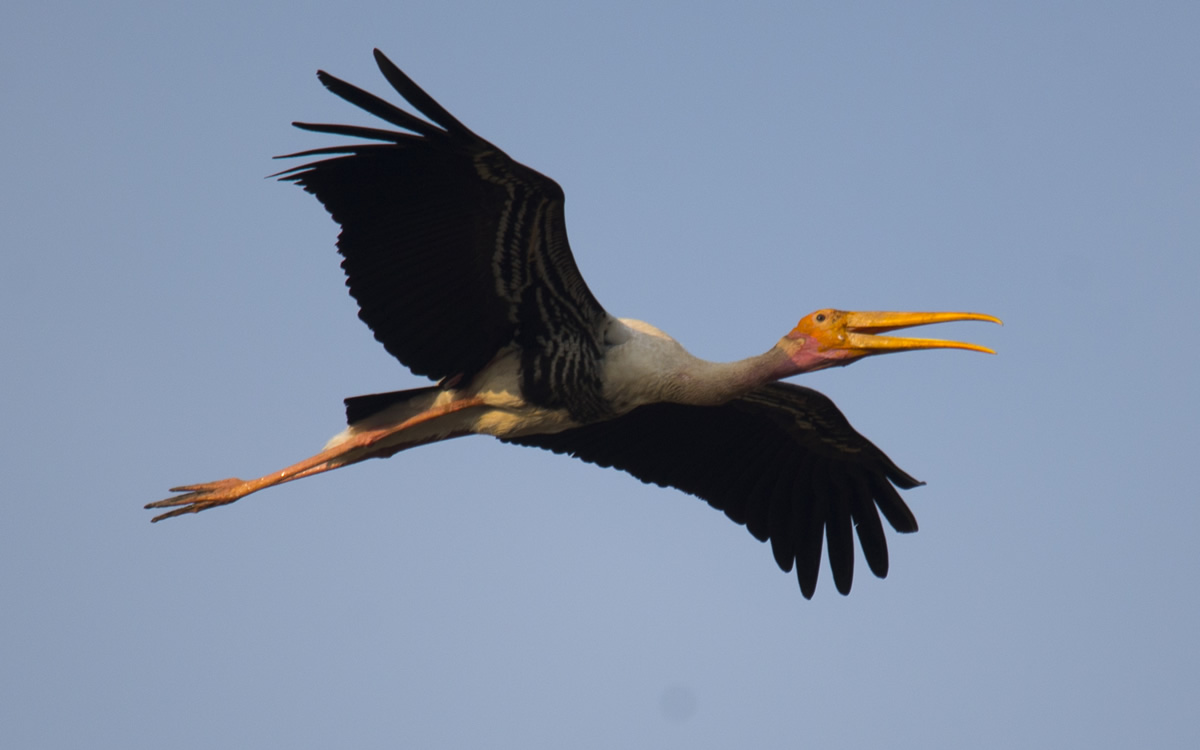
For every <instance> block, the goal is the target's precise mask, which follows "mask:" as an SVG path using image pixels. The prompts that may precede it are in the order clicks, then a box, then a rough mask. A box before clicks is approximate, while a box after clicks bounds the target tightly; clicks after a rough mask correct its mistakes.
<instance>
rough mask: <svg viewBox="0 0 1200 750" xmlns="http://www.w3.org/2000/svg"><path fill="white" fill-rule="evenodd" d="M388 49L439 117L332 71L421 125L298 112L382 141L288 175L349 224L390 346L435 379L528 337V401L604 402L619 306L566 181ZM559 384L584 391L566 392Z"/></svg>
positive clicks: (352, 269)
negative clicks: (590, 253) (577, 226)
mask: <svg viewBox="0 0 1200 750" xmlns="http://www.w3.org/2000/svg"><path fill="white" fill-rule="evenodd" d="M375 60H376V62H377V63H378V65H379V69H380V71H381V72H382V73H383V75H384V77H385V78H387V80H388V82H389V83H391V84H392V86H393V87H394V88H395V89H396V91H397V92H399V93H400V95H401V96H403V97H404V98H405V99H406V100H407V101H408V103H409V104H410V105H412V106H413V107H414V108H415V109H416V110H418V111H419V112H421V114H423V115H425V117H427V118H428V121H426V120H423V119H421V118H419V117H417V116H415V115H413V114H411V113H409V112H405V111H404V110H401V109H399V108H398V107H396V106H394V105H392V104H389V103H388V102H386V101H384V100H382V99H380V98H378V97H376V96H374V95H373V94H369V93H367V92H365V91H363V90H361V89H359V88H357V87H355V86H352V85H350V84H348V83H346V82H344V81H342V80H339V79H337V78H335V77H333V76H331V75H329V74H328V73H325V72H324V71H321V72H319V73H318V74H317V75H318V77H319V78H320V80H321V83H323V84H324V85H325V87H326V88H328V89H329V90H330V91H332V92H333V93H334V94H337V95H338V96H340V97H341V98H343V99H345V100H346V101H348V102H350V103H351V104H354V105H357V106H358V107H361V108H362V109H364V110H366V111H367V112H370V113H371V114H373V115H375V116H377V117H380V118H382V119H383V120H386V121H387V122H389V123H391V124H392V125H395V126H397V127H399V128H403V129H404V131H408V132H401V131H393V130H382V129H378V128H366V127H359V126H352V125H318V124H308V123H294V124H295V125H296V126H297V127H300V128H303V129H305V130H313V131H317V132H322V133H333V134H337V135H346V136H353V137H357V138H364V139H369V140H372V141H378V142H377V143H370V144H347V145H342V146H333V147H329V148H321V149H314V150H311V151H305V152H302V153H298V154H291V155H289V156H293V157H298V156H318V155H320V156H325V155H330V156H331V158H327V159H323V160H320V161H315V162H312V163H309V164H305V165H303V166H300V167H295V168H293V169H289V170H287V171H285V172H282V173H280V174H281V175H282V176H281V177H280V179H283V180H289V181H292V182H295V183H297V184H299V185H300V186H302V187H303V188H304V189H305V190H307V191H308V192H310V193H312V194H313V195H315V196H316V197H317V198H318V199H319V200H320V201H321V203H322V204H324V206H325V208H326V209H327V210H328V211H329V213H330V214H331V215H332V216H333V218H334V220H335V221H337V222H338V223H339V224H340V225H341V227H342V231H341V234H340V235H339V236H338V250H339V252H341V254H342V255H343V256H344V260H343V262H342V268H343V269H344V270H345V272H346V285H347V286H348V287H349V288H350V293H351V294H352V295H353V296H354V298H355V300H357V301H358V304H359V317H361V318H362V319H363V321H364V322H365V323H366V324H367V325H368V326H370V328H371V330H372V331H373V332H374V333H375V338H376V339H378V340H379V342H380V343H382V344H383V345H384V347H386V348H387V350H388V352H390V353H391V354H392V355H393V356H395V357H396V358H397V359H399V360H400V361H401V362H403V363H404V364H405V365H406V366H408V367H409V368H410V369H411V370H412V371H413V372H414V373H417V374H419V375H425V376H428V377H430V378H434V379H441V378H453V377H456V376H464V377H470V376H471V375H473V374H475V373H476V372H478V371H479V370H481V369H482V368H483V367H484V366H485V365H487V363H488V362H489V361H491V359H492V358H493V357H494V356H495V355H496V353H497V352H498V351H500V350H501V349H503V348H505V347H507V346H510V345H516V346H518V347H520V348H521V350H522V356H523V358H524V363H523V364H524V373H525V379H526V382H525V383H524V385H525V391H526V393H525V397H526V398H527V399H529V400H531V401H533V402H534V403H539V404H542V405H547V406H567V407H569V408H572V409H573V411H577V412H579V413H584V412H586V411H587V409H588V408H589V407H588V404H589V403H590V402H591V401H593V400H594V401H596V402H597V403H599V399H598V396H597V394H598V393H599V381H598V376H597V371H596V363H597V361H598V359H599V357H600V354H601V351H602V350H601V344H602V336H603V333H602V332H603V329H604V325H605V322H606V321H607V319H608V315H607V313H605V311H604V309H603V308H602V307H601V306H600V304H599V303H598V302H597V301H596V299H595V297H593V296H592V293H591V291H589V290H588V288H587V284H586V283H585V282H584V280H583V278H582V277H581V276H580V274H579V269H578V268H577V267H576V265H575V259H574V258H573V257H572V255H571V249H570V246H569V245H568V244H567V232H566V225H565V221H564V216H563V192H562V189H561V188H560V187H559V186H558V184H557V183H555V182H554V181H553V180H551V179H550V178H548V177H546V176H544V175H542V174H539V173H538V172H535V171H534V170H532V169H530V168H528V167H526V166H524V165H522V164H519V163H518V162H516V161H514V160H513V159H511V158H509V157H508V155H506V154H505V153H504V152H503V151H501V150H500V149H498V148H496V147H495V146H493V145H492V144H491V143H488V142H487V141H485V140H483V139H482V138H480V137H479V136H477V135H475V134H474V133H472V132H471V131H470V130H468V129H467V128H466V127H465V126H464V125H463V124H462V123H460V122H459V121H458V120H457V119H455V118H454V117H453V116H452V115H451V114H450V113H449V112H447V111H446V110H445V109H443V108H442V106H441V105H439V104H438V103H437V102H435V101H434V100H433V99H432V98H431V97H430V96H429V95H428V94H426V93H425V92H424V91H422V90H421V89H420V88H419V87H418V86H417V85H416V84H415V83H413V81H412V80H411V79H409V78H408V76H406V75H405V74H404V73H402V72H401V71H400V69H399V68H397V67H396V66H395V65H393V64H392V63H391V61H389V60H388V59H387V58H386V57H384V55H383V54H382V53H381V52H380V51H379V50H375ZM567 379H569V380H570V381H571V382H570V383H569V385H570V386H571V387H569V388H559V387H558V386H559V385H560V382H559V381H560V380H567ZM560 393H573V394H574V396H571V397H570V398H572V399H573V401H572V402H571V403H555V399H556V398H559V399H561V398H564V397H563V396H555V395H554V394H560ZM576 402H577V403H576Z"/></svg>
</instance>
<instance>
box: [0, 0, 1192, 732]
mask: <svg viewBox="0 0 1200 750" xmlns="http://www.w3.org/2000/svg"><path fill="white" fill-rule="evenodd" d="M412 5H413V4H410V3H395V2H393V3H367V2H363V3H360V2H346V3H339V4H336V5H331V4H329V3H320V4H318V3H288V4H283V3H279V4H273V3H262V4H257V5H255V6H253V7H249V6H247V5H246V4H243V3H228V2H211V3H204V4H164V3H146V2H113V3H106V4H103V5H97V4H84V5H82V6H81V5H80V4H65V3H56V2H41V3H32V2H17V3H15V4H9V6H7V7H6V9H5V10H3V11H0V61H2V66H3V69H4V70H5V71H6V73H7V75H5V76H4V80H3V82H2V83H0V92H2V93H3V99H4V101H5V113H6V114H5V116H4V117H2V118H0V135H2V136H3V142H4V143H5V144H7V147H6V149H5V159H4V161H5V167H4V173H5V175H6V179H4V180H0V227H2V230H0V231H3V246H4V264H5V271H4V273H3V274H0V308H2V309H0V320H2V321H3V323H2V324H0V346H2V351H3V352H4V355H3V358H2V360H0V373H2V378H3V383H4V388H2V389H0V417H2V418H3V421H4V425H5V428H6V429H5V430H4V434H3V437H0V448H2V450H0V456H2V458H0V474H2V476H3V480H4V482H3V488H4V489H3V496H4V497H3V500H2V501H0V509H2V510H0V512H2V514H3V515H2V520H0V571H2V572H0V602H3V607H2V608H0V632H3V633H4V634H5V635H4V638H3V639H2V640H0V644H2V645H0V665H2V667H0V746H3V747H11V748H67V747H72V748H75V747H89V748H90V747H120V748H136V747H155V748H161V747H172V748H183V749H187V748H213V747H289V748H326V747H335V746H348V747H356V748H393V747H426V748H437V747H446V748H460V747H477V746H483V747H523V748H543V747H545V748H550V747H555V748H558V747H573V748H613V747H664V748H675V747H678V748H708V747H711V748H729V747H808V746H813V747H833V748H836V747H869V746H874V747H922V748H929V747H970V748H1014V747H1055V748H1063V747H1088V748H1127V747H1155V748H1193V747H1196V746H1197V745H1198V744H1200V730H1198V729H1197V727H1198V726H1200V725H1198V723H1197V721H1196V707H1197V706H1198V705H1200V677H1198V675H1200V645H1198V640H1197V638H1196V634H1197V633H1200V595H1198V593H1197V592H1198V587H1200V553H1198V552H1197V548H1196V543H1195V537H1196V529H1197V527H1200V498H1198V497H1197V490H1196V482H1195V481H1194V480H1193V478H1192V477H1191V475H1190V473H1188V472H1189V470H1188V469H1187V465H1188V464H1189V463H1190V462H1191V461H1194V460H1196V459H1195V453H1196V449H1197V446H1200V434H1198V432H1200V431H1198V430H1197V421H1198V419H1200V399H1198V398H1197V395H1196V372H1197V356H1196V353H1195V351H1196V350H1195V345H1194V343H1193V342H1194V341H1195V338H1196V335H1195V333H1194V328H1195V326H1196V306H1197V303H1198V302H1200V295H1198V294H1197V292H1196V285H1197V281H1198V280H1200V75H1198V74H1197V73H1198V72H1200V45H1197V43H1196V40H1197V39H1198V38H1200V6H1198V5H1196V4H1194V3H1182V2H1181V3H1144V4H1143V3H1124V4H1121V3H1051V4H1047V3H1007V4H1003V5H997V4H973V3H906V4H898V3H866V4H854V5H851V4H833V3H728V4H723V5H712V6H703V9H701V6H700V5H697V4H685V3H662V4H656V6H655V9H646V8H645V7H644V6H645V4H642V3H623V2H611V1H609V2H604V3H571V4H567V3H548V2H547V3H536V2H514V3H504V4H493V3H482V2H479V3H459V2H439V3H419V4H416V5H417V7H406V6H412ZM372 47H380V48H381V49H383V50H384V51H385V52H386V53H387V54H388V55H389V57H391V59H392V60H393V61H395V62H396V63H397V64H398V65H399V66H400V67H401V68H403V69H404V70H405V71H406V72H407V73H409V74H410V75H411V76H412V77H413V78H414V79H415V80H416V81H417V82H418V83H419V84H420V85H421V86H422V87H424V88H425V89H426V90H427V91H428V92H429V93H431V94H432V95H433V96H434V97H435V98H436V99H438V100H439V101H440V102H441V103H442V104H443V105H444V106H446V108H447V109H449V110H450V112H452V113H453V114H454V115H456V116H457V117H458V118H459V119H461V120H462V121H463V122H464V123H465V124H466V125H467V126H468V127H470V128H472V129H473V130H475V131H476V132H477V133H479V134H480V135H482V136H483V137H485V138H487V139H489V140H491V141H492V142H494V143H496V144H497V145H499V146H500V147H501V148H503V149H505V150H506V151H507V152H508V153H509V154H510V155H512V156H513V157H514V158H516V159H518V160H520V161H522V162H524V163H526V164H528V165H530V166H532V167H534V168H535V169H538V170H540V171H542V172H545V173H546V174H548V175H550V176H551V177H553V178H555V179H556V180H557V181H558V182H559V183H560V184H561V185H562V186H563V188H564V189H565V191H566V195H567V221H568V227H569V231H570V237H571V244H572V247H573V248H574V251H575V254H576V257H577V259H578V261H579V265H580V267H581V269H582V270H583V273H584V275H585V277H586V278H587V280H588V282H589V285H590V286H591V288H592V290H593V291H594V292H595V294H596V296H597V297H598V298H599V299H600V301H601V302H602V303H603V304H604V305H605V307H606V308H607V309H608V310H609V311H610V312H613V313H614V314H617V315H620V316H628V317H634V318H640V319H644V320H647V321H650V322H652V323H654V324H655V325H657V326H658V327H660V328H662V329H663V330H665V331H667V332H669V333H670V334H672V335H673V336H674V337H676V338H677V339H679V340H680V341H681V342H682V343H683V344H684V345H685V346H686V347H688V348H689V350H691V351H692V352H693V353H694V354H697V355H698V356H702V357H706V358H709V359H718V360H730V359H737V358H741V357H744V356H748V355H751V354H756V353H759V352H761V351H763V350H765V349H766V348H767V347H769V346H770V345H771V344H772V343H773V342H774V341H775V340H776V339H778V338H779V336H781V335H782V334H784V333H786V332H787V330H789V329H790V328H791V327H792V326H793V325H794V324H795V322H796V320H798V319H799V318H800V317H801V316H802V315H804V314H806V313H808V312H810V311H812V310H814V309H817V308H820V307H831V306H832V307H840V308H844V309H900V310H906V309H911V310H923V309H932V310H958V309H965V310H975V311H979V312H985V313H990V314H993V315H996V316H998V317H1000V318H1003V319H1004V321H1005V326H1004V327H1003V328H999V327H994V326H986V325H982V324H974V325H972V324H955V325H952V326H943V327H941V328H940V330H938V332H937V335H940V336H944V337H950V338H958V339H960V340H968V341H973V342H978V343H981V344H985V345H988V346H992V347H993V348H995V349H996V350H997V351H998V352H999V354H998V355H997V356H995V357H992V356H985V355H981V354H974V353H968V352H955V351H946V352H926V353H915V354H906V355H896V356H891V357H880V358H875V359H871V360H867V361H864V362H862V363H859V364H856V365H854V366H852V367H850V368H846V369H837V370H834V371H829V372H822V373H817V374H814V375H812V376H807V377H803V378H800V379H798V380H797V382H801V383H804V384H806V385H810V386H812V387H815V388H818V389H819V390H821V391H823V392H824V393H826V394H827V395H829V396H830V397H832V398H833V399H834V401H835V402H836V403H837V404H838V405H839V406H840V407H841V409H842V410H843V411H844V412H845V413H846V415H847V417H848V418H849V419H850V421H851V422H852V423H853V424H854V425H855V426H856V427H857V428H858V429H859V430H860V431H861V432H863V433H864V434H865V435H866V436H867V437H868V438H870V439H871V440H873V441H874V442H876V443H877V444H878V445H879V446H880V447H881V448H882V449H883V450H884V451H885V452H887V453H888V454H889V455H890V456H891V457H892V458H893V459H894V460H895V461H896V462H897V463H898V464H899V465H900V466H901V467H902V468H903V469H905V470H906V471H908V472H910V473H912V474H913V475H914V476H916V477H918V478H920V479H922V480H925V481H926V482H928V485H927V486H925V487H921V488H918V489H915V490H912V491H910V492H906V493H904V496H905V499H906V501H907V502H908V503H909V505H910V506H911V507H912V508H913V510H914V512H915V513H916V516H917V518H918V520H919V522H920V524H921V530H920V532H919V533H917V534H915V535H909V536H903V537H901V536H897V535H895V534H891V535H890V536H889V543H890V544H889V546H890V548H891V574H890V576H889V578H888V579H887V580H885V581H880V580H877V579H874V578H873V577H871V576H870V575H869V573H868V571H866V568H865V565H863V564H862V558H861V555H860V556H859V563H860V564H859V565H858V566H857V567H858V569H859V570H858V573H859V575H858V576H856V578H855V581H854V591H853V593H852V594H851V595H850V596H849V597H846V598H843V597H842V596H840V595H838V594H837V592H836V591H835V590H834V588H833V585H832V580H831V579H830V578H829V576H828V570H827V563H825V564H824V565H823V571H822V575H821V579H820V581H819V583H818V586H817V593H816V596H815V598H814V599H813V600H812V601H805V600H804V599H803V598H802V597H801V596H800V592H799V590H798V587H797V585H796V582H795V579H794V577H792V576H790V575H785V574H783V573H781V572H780V571H779V570H778V569H777V568H776V566H775V564H774V561H773V559H772V556H771V552H770V549H769V547H768V546H766V545H762V544H760V543H758V542H757V541H755V540H754V539H753V538H752V537H751V536H750V535H749V533H747V532H746V530H745V529H744V528H741V527H738V526H736V525H735V524H733V523H731V522H730V521H728V520H727V519H726V518H724V516H723V515H722V514H720V513H718V512H716V511H714V510H712V509H711V508H709V507H708V506H707V505H706V504H705V503H703V502H702V501H699V500H697V499H695V498H692V497H690V496H687V495H684V494H682V493H680V492H677V491H672V490H665V489H661V488H657V487H650V486H645V485H642V484H641V483H639V482H637V481H636V480H634V479H632V478H630V477H629V476H627V475H625V474H622V473H619V472H615V471H611V470H601V469H598V468H596V467H593V466H590V465H586V464H583V463H581V462H578V461H572V460H568V459H564V458H561V457H557V456H553V455H551V454H548V453H544V452H540V451H536V450H532V449H523V448H516V447H511V446H505V445H502V444H500V443H498V442H497V441H494V440H490V439H485V438H471V439H464V440H455V441H450V442H448V443H444V444H440V445H434V446H429V447H423V448H420V449H419V450H416V451H413V452H410V453H405V454H401V455H399V456H397V457H395V458H393V459H391V460H388V461H375V462H368V463H366V464H362V465H359V466H355V467H352V468H349V469H346V470H341V471H336V472H332V473H329V474H326V475H322V476H319V477H315V478H312V479H308V480H304V481H301V482H297V483H294V484H289V485H286V486H284V487H280V488H275V489H272V490H268V491H266V492H264V493H262V494H260V495H255V496H252V497H251V498H248V499H246V500H245V501H243V502H240V503H238V504H236V505H233V506H230V507H228V508H221V509H217V510H214V511H211V512H206V513H203V514H200V515H197V516H192V517H186V518H182V519H173V520H171V521H168V522H166V523H163V524H157V525H154V526H151V524H150V523H149V519H150V516H151V513H150V512H148V511H144V510H142V505H143V504H144V503H146V502H149V501H152V500H157V499H160V498H162V497H164V496H166V494H167V492H166V490H167V488H168V487H171V486H174V485H177V484H181V483H188V482H196V481H207V480H211V479H218V478H222V477H227V476H242V477H252V476H258V475H260V474H264V473H266V472H269V471H272V470H274V469H278V468H281V467H283V466H285V465H287V464H290V463H292V462H294V461H296V460H298V459H300V458H303V457H305V456H307V455H310V454H311V453H313V452H315V451H316V450H317V449H319V448H320V446H321V445H322V444H323V443H324V441H325V440H326V439H327V438H328V437H330V436H332V435H333V434H334V433H336V432H338V431H339V430H340V429H341V427H342V424H341V419H342V405H341V399H342V398H344V397H346V396H352V395H357V394H362V393H371V392H376V391H384V390H395V389H400V388H406V387H416V386H419V385H422V384H423V383H424V381H422V380H421V379H419V378H415V377H413V376H412V375H410V374H409V373H407V372H406V371H405V370H404V369H403V368H402V367H401V366H400V365H399V364H398V363H397V362H396V361H395V360H393V359H392V358H390V357H389V356H388V355H387V353H386V352H385V351H384V350H383V348H382V347H381V346H380V345H378V344H377V343H376V342H375V341H374V340H373V339H372V337H371V334H370V332H369V331H368V330H367V328H366V327H365V326H363V325H362V323H361V322H359V321H358V320H357V318H356V315H355V312H356V310H355V306H354V303H353V300H351V299H350V297H349V296H348V295H347V294H346V292H345V289H344V286H343V279H342V274H341V271H340V269H339V268H338V261H339V258H338V256H337V254H336V252H335V249H334V241H335V238H336V234H337V228H336V226H335V225H334V224H333V222H332V221H331V220H330V219H329V218H328V216H327V215H326V214H325V212H324V211H323V210H322V209H321V207H320V206H319V204H318V203H317V202H316V201H315V200H314V199H313V198H312V197H311V196H309V195H307V194H305V193H303V192H302V191H301V190H298V189H296V188H295V187H293V186H290V185H286V184H279V183H278V182H276V181H274V180H271V179H266V176H267V175H269V174H271V173H273V172H275V171H277V170H279V169H281V168H283V165H282V164H281V163H280V162H275V161H272V160H271V158H270V157H272V156H274V155H277V154H285V153H290V152H294V151H299V150H303V149H306V148H316V147H321V146H327V145H332V144H333V143H337V142H340V139H337V138H334V137H328V136H322V135H320V134H314V133H305V132H301V131H299V130H296V129H294V128H292V127H290V125H289V123H290V122H291V121H293V120H304V121H310V122H347V123H354V124H364V125H378V124H379V123H378V122H377V121H374V120H373V119H372V118H371V117H370V116H369V115H366V114H365V113H361V112H359V111H357V110H356V109H354V108H353V107H351V106H350V105H348V104H346V103H344V102H342V101H341V100H339V99H337V98H336V97H334V96H333V95H331V94H329V93H328V92H326V91H325V90H324V89H323V88H322V87H321V86H320V84H319V83H318V82H317V80H316V77H315V76H314V75H313V74H314V73H315V71H316V70H317V69H318V68H322V69H325V70H328V71H329V72H331V73H333V74H335V75H337V76H339V77H341V78H343V79H345V80H348V81H350V82H352V83H355V84H356V85H358V86H360V87H363V88H366V89H368V90H370V91H374V92H375V93H378V94H382V95H384V96H385V97H387V98H389V99H392V100H396V99H397V98H398V97H397V96H395V95H394V94H392V93H390V89H389V88H388V86H387V84H386V82H385V81H384V80H383V79H382V77H381V76H380V75H379V74H378V72H377V71H376V69H375V67H374V65H373V62H372V59H371V54H370V51H371V48H372ZM930 334H931V335H934V334H933V330H932V329H931V330H930Z"/></svg>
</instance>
